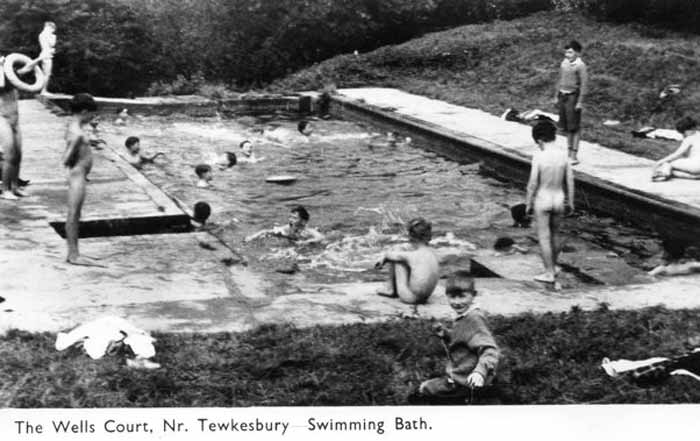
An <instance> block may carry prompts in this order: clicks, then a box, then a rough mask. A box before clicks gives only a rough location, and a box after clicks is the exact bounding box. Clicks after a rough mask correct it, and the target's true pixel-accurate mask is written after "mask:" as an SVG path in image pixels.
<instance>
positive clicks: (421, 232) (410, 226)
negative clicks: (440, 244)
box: [406, 217, 433, 244]
mask: <svg viewBox="0 0 700 441" xmlns="http://www.w3.org/2000/svg"><path fill="white" fill-rule="evenodd" d="M406 230H407V231H408V238H409V239H410V240H411V241H415V242H422V243H426V244H427V243H428V242H430V239H432V238H433V226H432V225H431V224H430V222H428V221H427V220H425V219H423V218H422V217H417V218H414V219H411V220H410V221H408V222H407V223H406Z"/></svg>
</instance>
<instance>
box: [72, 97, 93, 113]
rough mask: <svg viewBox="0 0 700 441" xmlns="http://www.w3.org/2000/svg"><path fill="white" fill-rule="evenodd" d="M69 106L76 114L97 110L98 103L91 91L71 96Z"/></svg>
mask: <svg viewBox="0 0 700 441" xmlns="http://www.w3.org/2000/svg"><path fill="white" fill-rule="evenodd" d="M68 108H69V109H70V112H71V113H72V114H74V115H76V114H79V113H92V112H97V103H96V102H95V99H94V98H93V97H92V95H90V94H89V93H77V94H75V95H73V98H71V100H70V103H69V104H68Z"/></svg>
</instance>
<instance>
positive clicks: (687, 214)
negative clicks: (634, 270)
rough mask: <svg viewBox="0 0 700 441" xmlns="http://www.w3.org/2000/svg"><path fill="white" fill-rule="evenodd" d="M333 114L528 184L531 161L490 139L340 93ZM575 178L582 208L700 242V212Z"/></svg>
mask: <svg viewBox="0 0 700 441" xmlns="http://www.w3.org/2000/svg"><path fill="white" fill-rule="evenodd" d="M330 111H331V114H332V115H334V116H338V117H342V118H350V119H354V120H360V121H365V122H371V123H373V124H380V125H383V126H386V127H388V128H392V129H394V130H401V131H404V132H408V133H410V134H411V136H412V137H416V138H419V139H421V138H422V139H423V140H425V141H427V142H426V145H428V146H429V147H428V148H429V149H431V150H434V151H436V152H437V153H440V154H444V155H446V156H448V157H450V158H452V159H455V160H457V161H465V160H466V161H473V162H477V161H478V162H481V168H482V170H483V171H484V172H486V173H487V174H489V175H492V176H494V177H496V178H498V179H501V180H505V181H509V182H512V183H515V184H518V185H522V186H524V185H525V184H526V183H527V179H528V176H529V173H530V157H529V156H527V155H524V154H522V153H520V152H517V151H514V150H512V149H509V148H507V147H504V146H501V145H499V144H497V143H494V142H491V141H489V140H486V139H483V138H479V137H476V136H471V135H469V134H465V133H457V132H455V131H454V130H451V129H449V128H446V127H442V126H440V125H438V124H435V123H432V122H429V121H425V120H422V119H419V118H416V117H413V116H409V115H405V114H400V113H397V112H396V111H394V109H391V108H386V107H380V106H376V105H373V104H368V103H366V102H361V101H359V100H357V99H353V98H350V97H346V96H343V95H339V94H335V95H332V96H331V107H330ZM574 174H575V179H576V187H577V198H576V199H577V201H576V202H577V205H578V206H579V207H581V206H582V207H585V208H586V209H587V210H590V211H592V212H595V213H598V214H603V215H609V216H612V217H615V218H617V219H620V220H623V221H625V222H630V223H632V224H635V225H637V226H639V227H641V228H643V229H648V228H649V227H650V226H653V228H654V229H655V230H656V231H657V232H659V233H662V234H664V235H668V236H671V237H674V238H679V239H682V240H686V241H689V242H691V243H696V244H697V243H699V242H700V208H698V207H694V206H692V205H689V204H686V203H683V202H679V201H675V200H672V199H669V198H665V197H661V196H658V195H653V194H650V193H646V192H643V191H640V190H635V189H631V188H627V187H624V186H621V185H619V184H616V183H613V182H610V181H607V180H605V179H602V178H600V177H597V176H593V175H591V174H589V173H586V172H583V171H580V170H575V171H574Z"/></svg>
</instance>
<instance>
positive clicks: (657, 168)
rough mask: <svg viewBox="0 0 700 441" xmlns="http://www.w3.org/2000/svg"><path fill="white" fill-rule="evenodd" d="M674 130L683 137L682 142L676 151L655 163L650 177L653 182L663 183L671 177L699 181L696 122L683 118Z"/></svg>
mask: <svg viewBox="0 0 700 441" xmlns="http://www.w3.org/2000/svg"><path fill="white" fill-rule="evenodd" d="M676 130H677V131H678V132H679V133H680V134H681V135H683V142H681V145H680V147H678V150H676V151H675V152H673V153H671V154H670V155H668V156H666V157H665V158H663V159H660V160H659V161H657V162H656V164H655V165H654V170H653V175H652V180H654V181H665V180H667V179H670V178H672V177H674V178H684V179H700V131H698V122H697V121H696V120H695V119H693V118H692V117H690V116H686V117H683V118H682V119H681V120H680V121H678V123H677V124H676Z"/></svg>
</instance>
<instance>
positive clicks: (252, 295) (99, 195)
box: [0, 100, 700, 332]
mask: <svg viewBox="0 0 700 441" xmlns="http://www.w3.org/2000/svg"><path fill="white" fill-rule="evenodd" d="M20 115H21V116H20V118H21V127H22V131H23V135H24V150H25V153H24V158H25V159H24V162H23V172H22V176H23V177H24V178H27V179H31V180H32V184H31V185H30V186H29V187H28V189H27V193H28V194H29V196H28V197H26V198H24V199H23V200H21V201H19V202H9V201H0V217H2V219H3V222H2V223H0V240H1V243H2V248H1V249H0V296H2V297H3V298H4V299H5V301H4V302H0V331H5V330H7V329H12V328H17V329H25V330H30V331H57V330H63V329H67V328H70V327H72V326H75V325H77V324H80V323H83V322H85V321H88V320H91V319H94V318H97V317H99V316H102V315H105V314H109V315H119V316H122V317H124V318H126V319H127V320H129V321H131V322H132V323H134V324H135V325H137V326H140V327H143V328H144V329H147V330H151V331H164V332H218V331H244V330H247V329H252V328H254V327H256V326H258V325H261V324H270V323H277V324H279V323H283V322H288V323H292V324H294V325H296V326H313V325H317V324H321V325H340V324H344V323H357V322H375V321H383V320H390V319H393V318H399V317H403V316H417V317H424V318H448V317H450V316H451V314H452V313H451V311H450V309H449V307H448V305H447V303H446V301H445V298H444V295H443V294H442V287H439V288H438V289H437V291H436V293H435V294H434V296H433V297H432V298H431V300H430V302H429V304H427V305H421V306H418V307H412V306H408V305H404V304H401V303H400V302H398V301H397V300H394V299H386V298H384V297H378V296H376V295H375V294H374V292H375V291H376V289H377V288H378V287H379V285H378V284H376V283H347V284H334V285H319V284H313V283H310V282H309V281H308V280H306V279H305V277H304V275H303V272H302V273H297V274H295V275H292V276H289V278H288V280H287V282H286V283H285V284H284V286H282V287H280V286H276V285H272V284H271V283H269V282H268V281H267V280H268V278H267V277H266V275H265V274H260V273H258V272H256V271H255V269H251V268H247V267H244V266H241V265H230V262H228V263H226V262H225V261H226V260H227V259H230V258H231V257H232V253H231V252H230V251H229V250H228V249H227V248H226V247H223V246H222V245H221V244H220V243H218V242H217V241H216V240H215V239H214V238H213V237H212V236H210V235H208V234H207V233H204V232H196V233H182V234H149V235H132V236H110V237H92V238H87V239H81V241H80V244H81V251H82V252H83V253H85V254H87V255H91V256H96V257H101V258H102V259H103V262H104V263H105V265H106V266H107V268H85V267H75V266H70V265H67V264H66V263H65V262H64V259H65V251H66V250H65V242H64V240H63V239H62V238H61V237H60V236H59V235H58V234H57V233H56V232H55V231H54V230H53V228H51V226H50V225H49V222H50V221H51V220H61V219H63V218H64V211H65V191H66V184H65V171H64V170H63V168H62V167H61V166H60V155H61V153H62V151H63V148H64V142H63V135H64V130H65V122H66V119H65V118H60V117H57V116H55V115H53V114H51V112H50V111H49V110H48V109H46V108H44V107H43V106H42V105H41V104H40V103H38V102H36V101H28V100H23V101H21V102H20ZM106 139H107V141H108V144H109V145H111V146H115V147H121V145H122V143H121V142H119V141H120V140H116V139H110V138H106ZM91 180H92V181H91V182H90V183H89V186H88V198H87V200H86V203H85V207H84V219H87V220H110V219H119V218H122V217H124V216H128V217H133V216H143V217H149V216H159V215H171V216H174V217H176V218H177V217H178V216H185V214H184V212H183V210H182V209H181V208H180V207H178V206H177V205H176V204H174V203H173V202H172V201H171V200H170V199H169V198H168V197H167V196H166V195H165V194H164V193H163V192H162V191H160V189H158V188H157V187H155V186H153V184H151V183H150V182H149V181H148V180H147V179H145V177H143V175H141V174H140V173H138V172H136V171H135V170H134V169H133V168H131V166H129V165H127V164H126V163H125V161H123V159H122V158H121V157H120V156H119V154H117V153H116V150H114V151H113V150H111V148H110V147H107V148H105V149H103V150H96V151H95V166H94V168H93V173H92V174H91ZM232 245H235V244H232ZM698 283H700V276H688V277H677V278H673V279H664V280H660V281H657V282H655V283H646V284H632V285H626V286H607V285H602V286H592V287H588V288H585V289H572V290H565V291H552V290H547V289H545V288H544V287H543V286H542V285H539V284H536V283H534V282H528V281H518V280H506V279H499V278H484V279H479V280H478V282H477V287H478V289H479V290H480V292H481V295H480V297H479V303H480V305H481V307H482V308H483V309H484V310H486V311H488V312H489V313H491V314H503V315H513V314H520V313H525V312H534V313H543V312H548V311H552V312H561V311H567V310H569V309H570V308H571V307H572V306H576V305H578V306H580V307H581V308H582V309H595V308H596V307H598V305H599V304H600V303H601V302H605V303H607V304H609V305H610V307H611V308H614V309H633V308H640V307H646V306H653V305H658V304H665V305H666V306H667V307H669V308H700V296H697V295H695V293H696V292H697V286H698Z"/></svg>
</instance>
